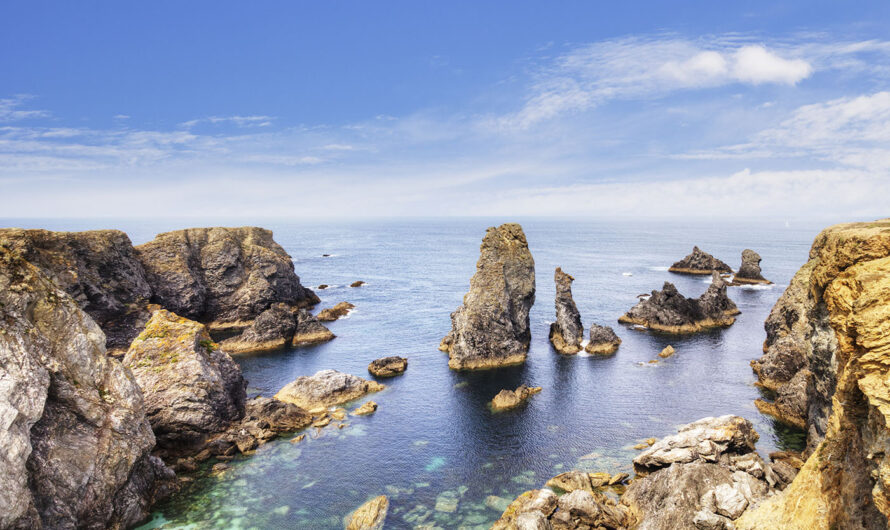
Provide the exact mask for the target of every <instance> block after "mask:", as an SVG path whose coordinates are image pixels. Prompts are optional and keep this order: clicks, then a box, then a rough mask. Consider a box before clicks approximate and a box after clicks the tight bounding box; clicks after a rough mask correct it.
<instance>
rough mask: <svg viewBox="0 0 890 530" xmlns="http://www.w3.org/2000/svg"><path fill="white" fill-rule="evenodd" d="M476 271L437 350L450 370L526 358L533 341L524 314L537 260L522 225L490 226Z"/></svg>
mask: <svg viewBox="0 0 890 530" xmlns="http://www.w3.org/2000/svg"><path fill="white" fill-rule="evenodd" d="M479 250H480V256H479V261H478V262H477V263H476V274H474V275H473V278H472V279H471V280H470V290H469V292H467V294H466V295H464V303H463V305H461V306H460V307H458V308H457V310H456V311H455V312H453V313H452V314H451V331H450V332H449V333H448V335H446V336H445V338H444V339H442V344H441V345H440V346H439V349H440V350H442V351H444V352H448V356H449V361H448V366H449V367H451V368H452V369H454V370H478V369H483V368H493V367H497V366H505V365H511V364H519V363H522V362H524V361H525V356H526V354H527V353H528V345H529V342H530V341H531V331H530V330H529V319H528V314H529V311H530V310H531V307H532V304H534V302H535V260H534V259H533V258H532V254H531V252H530V251H529V249H528V241H526V239H525V234H524V233H523V231H522V227H521V226H519V225H518V224H516V223H507V224H503V225H501V226H499V227H497V228H494V227H491V228H489V229H488V230H487V231H486V233H485V237H484V238H482V246H481V247H480V249H479Z"/></svg>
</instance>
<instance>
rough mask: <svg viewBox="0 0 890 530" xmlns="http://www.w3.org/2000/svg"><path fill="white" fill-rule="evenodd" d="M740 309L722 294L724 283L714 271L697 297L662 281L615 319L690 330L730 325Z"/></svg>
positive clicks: (663, 328)
mask: <svg viewBox="0 0 890 530" xmlns="http://www.w3.org/2000/svg"><path fill="white" fill-rule="evenodd" d="M740 312H741V311H739V309H738V308H737V307H736V305H735V303H734V302H733V301H732V300H730V299H729V296H727V294H726V282H725V281H723V278H721V277H720V276H719V275H718V274H717V273H716V272H715V273H713V276H712V283H711V285H710V286H709V287H708V290H707V291H705V292H704V294H702V295H701V296H700V297H698V298H696V299H693V298H686V297H685V296H683V295H682V294H680V293H679V292H678V291H677V288H676V287H674V284H672V283H670V282H664V287H663V288H662V290H661V291H652V296H650V297H649V298H647V299H645V300H640V301H639V302H638V303H637V305H635V306H634V307H632V308H631V309H630V311H628V312H627V313H625V314H624V315H622V316H621V318H619V319H618V321H619V322H623V323H625V324H636V325H639V326H644V327H647V328H650V329H654V330H657V331H663V332H666V333H694V332H697V331H701V330H703V329H707V328H713V327H725V326H730V325H732V324H733V323H734V322H735V318H734V316H735V315H738V314H739V313H740Z"/></svg>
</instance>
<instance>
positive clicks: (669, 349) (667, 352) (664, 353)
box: [658, 344, 676, 359]
mask: <svg viewBox="0 0 890 530" xmlns="http://www.w3.org/2000/svg"><path fill="white" fill-rule="evenodd" d="M674 353H676V351H675V350H674V347H673V346H671V345H670V344H668V345H667V346H665V347H664V349H662V350H661V351H660V352H658V356H659V357H661V358H662V359H667V358H668V357H670V356H671V355H673V354H674Z"/></svg>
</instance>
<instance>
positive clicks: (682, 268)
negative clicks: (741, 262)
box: [668, 247, 732, 274]
mask: <svg viewBox="0 0 890 530" xmlns="http://www.w3.org/2000/svg"><path fill="white" fill-rule="evenodd" d="M668 270H669V271H671V272H677V273H680V274H711V273H713V272H716V273H729V272H732V268H731V267H730V266H729V265H727V264H726V263H723V262H722V261H720V260H719V259H717V258H715V257H714V256H712V255H710V254H708V253H707V252H704V251H702V250H701V249H699V248H698V247H692V254H689V255H688V256H686V257H685V258H683V259H681V260H680V261H678V262H676V263H674V264H673V265H671V266H670V268H669V269H668Z"/></svg>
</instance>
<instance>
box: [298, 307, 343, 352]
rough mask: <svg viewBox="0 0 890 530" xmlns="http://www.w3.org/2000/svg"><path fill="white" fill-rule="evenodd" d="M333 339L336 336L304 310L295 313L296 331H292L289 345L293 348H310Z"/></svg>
mask: <svg viewBox="0 0 890 530" xmlns="http://www.w3.org/2000/svg"><path fill="white" fill-rule="evenodd" d="M334 338H336V335H334V334H333V333H332V332H331V330H329V329H328V328H326V327H325V326H324V324H322V323H321V322H319V321H318V319H317V318H315V316H313V315H312V313H310V312H309V311H307V310H306V309H300V310H299V311H297V329H296V330H295V331H294V336H293V338H292V339H291V344H293V345H294V346H310V345H312V344H321V343H322V342H327V341H329V340H331V339H334Z"/></svg>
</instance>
